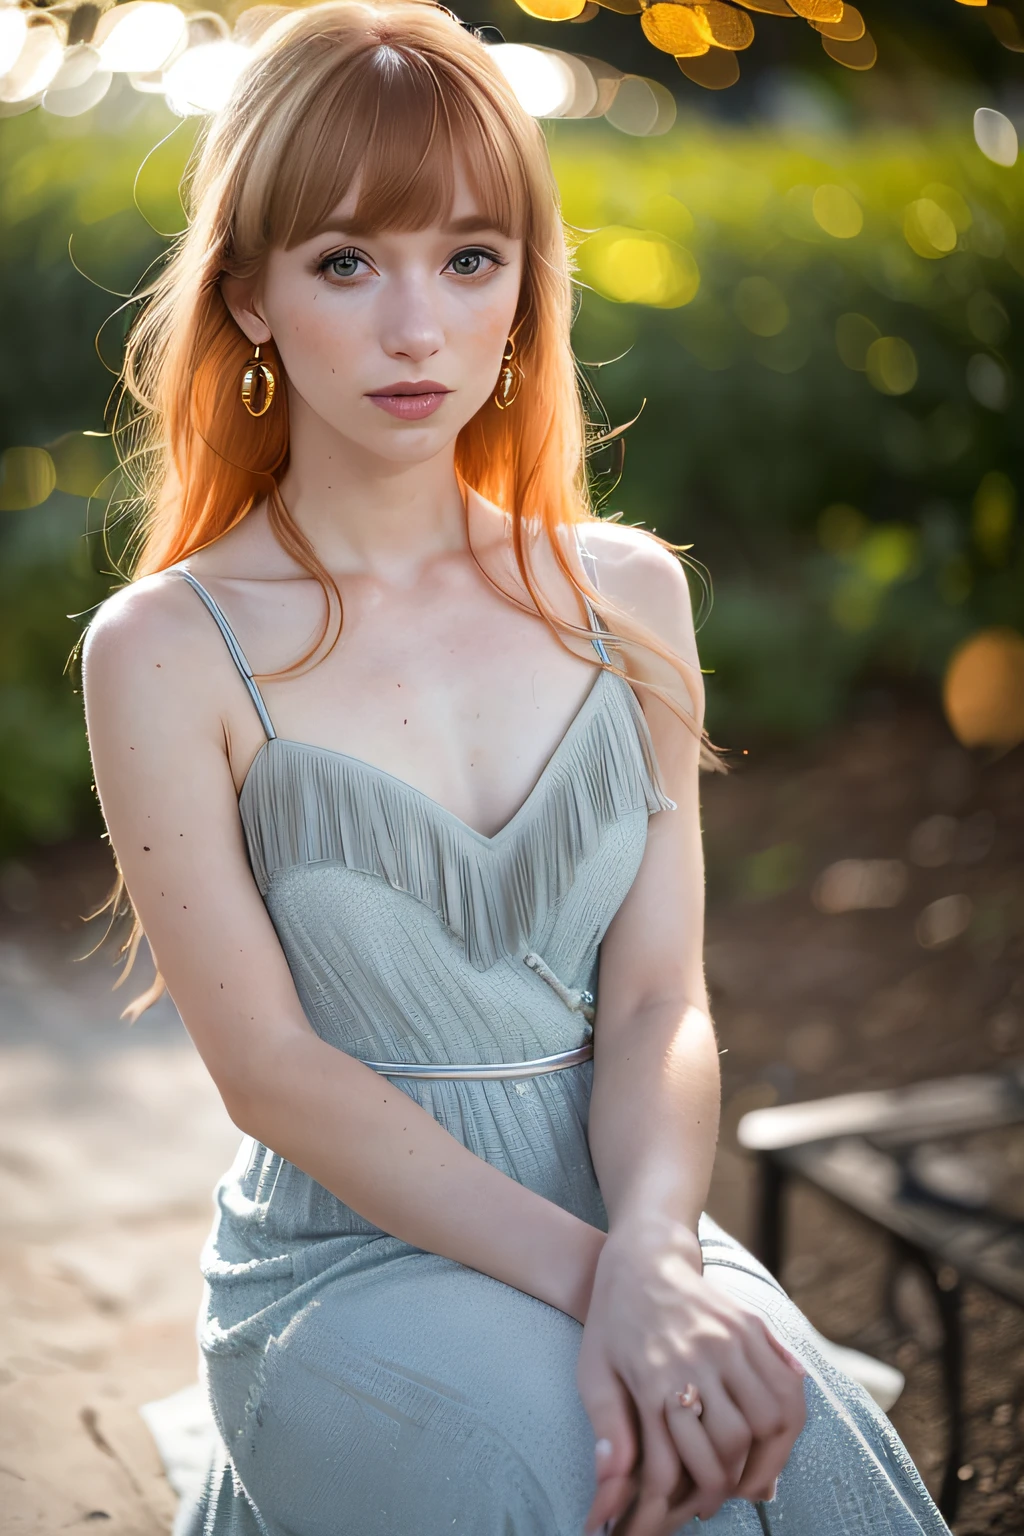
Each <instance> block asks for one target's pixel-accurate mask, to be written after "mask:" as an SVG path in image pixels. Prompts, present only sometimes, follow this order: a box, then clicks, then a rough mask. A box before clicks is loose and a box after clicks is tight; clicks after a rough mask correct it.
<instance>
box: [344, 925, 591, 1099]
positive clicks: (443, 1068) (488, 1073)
mask: <svg viewBox="0 0 1024 1536" xmlns="http://www.w3.org/2000/svg"><path fill="white" fill-rule="evenodd" d="M523 964H524V965H527V966H529V968H530V970H531V971H535V972H536V973H537V975H538V976H539V977H540V978H541V980H542V981H546V982H547V984H548V986H549V987H551V988H552V990H553V991H555V992H556V993H557V994H558V996H559V997H560V998H561V999H562V1001H563V1003H565V1005H566V1007H567V1008H569V1009H571V1010H572V1011H573V1012H574V1013H581V1014H582V1015H583V1017H584V1018H585V1019H586V1021H587V1022H586V1023H585V1025H584V1026H583V1027H584V1029H585V1030H586V1031H588V1032H589V1033H590V1034H591V1035H592V1034H593V1030H594V1026H593V1019H594V998H593V995H592V994H591V993H590V992H577V991H573V990H572V989H571V988H570V987H567V986H565V984H564V983H563V982H561V981H559V979H558V977H557V976H556V975H555V974H554V972H553V971H551V970H550V969H549V967H548V966H547V965H546V964H545V962H544V961H543V960H542V959H541V957H540V955H538V954H534V953H533V951H532V950H531V951H530V952H529V953H528V954H526V955H524V956H523ZM593 1054H594V1042H593V1040H592V1039H590V1040H587V1041H586V1043H585V1044H583V1045H578V1046H577V1047H576V1048H575V1050H572V1051H559V1052H558V1053H557V1054H556V1055H554V1056H538V1057H536V1058H535V1059H534V1060H533V1061H512V1062H508V1061H497V1062H494V1063H492V1064H490V1065H479V1064H474V1065H467V1066H463V1065H459V1066H456V1065H453V1064H447V1063H445V1064H442V1065H438V1066H433V1065H431V1066H425V1065H421V1064H418V1063H416V1062H404V1061H364V1062H363V1066H364V1067H372V1068H373V1070H374V1072H380V1073H381V1074H382V1075H383V1076H384V1077H427V1078H448V1077H455V1078H464V1079H466V1078H468V1079H472V1080H490V1079H493V1078H507V1077H510V1078H522V1077H540V1076H541V1075H542V1074H543V1073H545V1072H561V1071H562V1070H563V1068H565V1067H575V1066H578V1065H579V1064H580V1062H583V1061H590V1059H591V1058H592V1056H593Z"/></svg>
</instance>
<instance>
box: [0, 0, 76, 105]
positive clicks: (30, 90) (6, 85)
mask: <svg viewBox="0 0 1024 1536" xmlns="http://www.w3.org/2000/svg"><path fill="white" fill-rule="evenodd" d="M63 62H64V43H63V40H62V37H61V34H60V33H59V32H58V31H57V28H56V27H55V26H53V25H52V24H51V23H50V22H49V21H48V20H45V19H43V18H42V17H40V19H39V21H38V22H36V23H35V24H34V25H33V26H30V27H29V28H28V30H27V32H26V33H25V41H24V42H23V44H22V46H21V49H20V51H19V53H18V56H17V58H16V59H15V61H14V63H13V65H12V66H11V68H10V69H9V70H8V71H7V73H6V74H5V75H4V77H3V79H0V101H4V102H10V103H11V104H14V103H16V102H19V101H31V99H32V98H33V97H34V96H38V95H39V94H40V93H41V92H42V91H45V90H46V87H47V86H48V85H49V83H50V81H51V80H52V79H53V77H54V75H55V74H56V73H57V71H58V69H60V67H61V65H62V64H63Z"/></svg>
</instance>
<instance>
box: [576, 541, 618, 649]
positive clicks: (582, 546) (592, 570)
mask: <svg viewBox="0 0 1024 1536" xmlns="http://www.w3.org/2000/svg"><path fill="white" fill-rule="evenodd" d="M575 533H576V548H577V549H578V550H579V552H580V559H581V560H582V562H583V569H584V570H585V571H586V573H587V577H588V579H589V581H590V584H591V586H592V587H596V586H597V561H596V560H595V559H594V556H593V555H592V554H591V552H590V550H589V549H588V548H587V545H586V541H585V540H584V537H583V535H582V533H580V531H579V527H578V526H577V527H576V529H575ZM581 595H582V597H583V601H584V603H585V605H586V609H587V618H588V619H589V620H590V627H591V629H594V630H602V629H603V628H604V627H605V626H604V625H603V624H602V623H601V620H600V619H599V618H598V616H597V614H596V613H595V611H594V605H593V603H592V602H591V601H590V599H589V597H587V595H586V594H585V593H583V594H581ZM593 646H594V649H595V651H596V652H597V654H598V655H599V656H600V658H601V660H602V661H604V662H609V663H610V662H611V657H610V656H609V655H608V651H607V649H606V647H605V643H604V641H603V640H601V639H600V638H599V637H598V636H597V635H595V637H594V640H593Z"/></svg>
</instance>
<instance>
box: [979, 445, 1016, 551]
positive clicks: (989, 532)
mask: <svg viewBox="0 0 1024 1536" xmlns="http://www.w3.org/2000/svg"><path fill="white" fill-rule="evenodd" d="M1016 518H1017V492H1016V490H1015V489H1014V484H1013V481H1012V480H1011V479H1010V477H1009V475H1004V474H1003V473H1002V471H1001V470H998V469H992V470H989V472H988V474H987V475H985V476H984V477H983V479H982V482H981V484H980V485H979V486H978V489H977V490H976V491H975V493H974V500H973V501H972V503H971V531H972V533H973V535H974V542H975V544H976V545H977V547H978V549H979V550H980V551H981V553H982V554H983V555H984V556H985V558H986V559H987V560H988V561H989V562H990V563H991V564H992V565H1004V564H1005V563H1006V557H1007V554H1008V552H1009V546H1010V538H1011V536H1012V534H1013V525H1014V523H1015V521H1016Z"/></svg>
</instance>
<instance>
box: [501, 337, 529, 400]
mask: <svg viewBox="0 0 1024 1536" xmlns="http://www.w3.org/2000/svg"><path fill="white" fill-rule="evenodd" d="M524 378H525V374H524V373H523V370H522V368H521V367H520V365H519V363H517V362H516V342H515V337H514V336H510V337H509V339H508V341H507V342H506V343H505V351H504V353H503V354H502V359H501V372H500V373H499V374H498V387H497V389H496V390H495V391H494V403H495V405H496V406H497V407H498V410H499V411H503V410H505V409H506V408H507V407H508V406H510V405H512V404H513V403H514V402H515V400H516V399H517V397H518V395H519V391H520V389H522V387H523V379H524Z"/></svg>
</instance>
